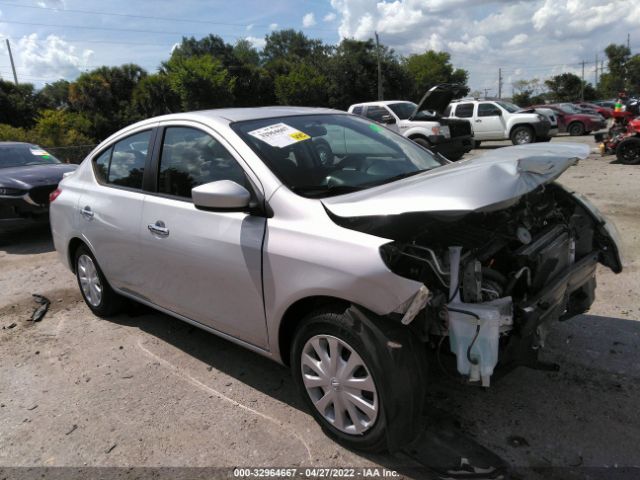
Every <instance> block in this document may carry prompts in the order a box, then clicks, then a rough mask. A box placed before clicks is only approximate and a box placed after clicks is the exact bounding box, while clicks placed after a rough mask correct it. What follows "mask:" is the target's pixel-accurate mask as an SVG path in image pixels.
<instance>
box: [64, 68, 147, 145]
mask: <svg viewBox="0 0 640 480" xmlns="http://www.w3.org/2000/svg"><path fill="white" fill-rule="evenodd" d="M146 76H147V72H146V71H145V70H144V69H143V68H142V67H140V66H138V65H134V64H128V65H122V66H120V67H100V68H97V69H95V70H92V71H91V72H87V73H83V74H82V75H80V77H78V79H77V80H76V81H75V82H73V83H72V84H71V85H70V86H69V105H70V108H71V110H72V111H74V112H78V113H83V114H84V115H85V116H86V117H87V118H88V119H89V121H90V122H91V126H92V133H93V136H95V137H96V138H98V139H102V138H105V137H106V136H108V135H110V134H111V133H113V132H115V131H116V130H119V129H121V128H123V127H125V126H126V125H129V124H130V123H132V122H134V121H137V120H139V119H141V118H142V117H141V115H140V114H139V113H138V112H136V110H135V109H134V108H133V106H132V104H131V97H132V94H133V91H134V89H135V88H136V86H137V85H138V83H140V81H141V80H142V79H143V78H145V77H146Z"/></svg>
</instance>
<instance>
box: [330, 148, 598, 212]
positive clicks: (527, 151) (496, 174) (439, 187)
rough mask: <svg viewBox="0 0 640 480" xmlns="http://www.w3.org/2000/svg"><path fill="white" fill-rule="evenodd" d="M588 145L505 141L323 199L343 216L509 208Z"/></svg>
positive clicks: (571, 162) (557, 173)
mask: <svg viewBox="0 0 640 480" xmlns="http://www.w3.org/2000/svg"><path fill="white" fill-rule="evenodd" d="M589 150H590V149H589V147H588V146H587V145H581V144H575V143H563V144H557V143H556V144H549V143H536V144H531V145H520V146H515V147H504V148H500V149H496V150H493V151H490V152H487V153H485V154H483V155H481V156H479V157H476V158H474V159H471V160H466V161H461V162H456V163H452V164H449V165H445V166H443V167H439V168H436V169H434V170H431V171H428V172H425V173H422V174H418V175H415V176H413V177H408V178H406V179H403V180H399V181H397V182H392V183H389V184H385V185H380V186H379V187H374V188H370V189H367V190H362V191H360V192H354V193H349V194H346V195H339V196H336V197H330V198H326V199H323V201H322V202H323V204H324V206H325V207H326V208H327V210H329V212H330V213H331V214H333V215H336V216H338V217H351V218H354V217H371V216H382V215H401V214H404V213H415V212H442V213H451V214H455V213H458V214H464V213H468V212H472V211H479V210H483V211H491V210H495V209H499V208H506V206H507V205H505V204H506V203H514V202H515V201H517V200H518V199H519V198H520V197H521V196H523V195H525V194H527V193H529V192H531V191H533V190H534V189H536V188H537V187H538V186H540V185H543V184H546V183H550V182H552V181H553V180H555V179H556V178H558V177H559V176H560V175H561V174H562V173H563V172H564V171H565V170H566V169H567V168H569V167H570V166H571V165H574V164H575V163H576V162H577V160H578V159H583V158H586V157H587V156H588V155H589Z"/></svg>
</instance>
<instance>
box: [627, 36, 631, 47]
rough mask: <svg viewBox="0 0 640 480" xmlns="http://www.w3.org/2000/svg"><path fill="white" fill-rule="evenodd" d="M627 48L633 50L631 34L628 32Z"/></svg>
mask: <svg viewBox="0 0 640 480" xmlns="http://www.w3.org/2000/svg"><path fill="white" fill-rule="evenodd" d="M627 48H628V49H629V50H631V34H630V33H627Z"/></svg>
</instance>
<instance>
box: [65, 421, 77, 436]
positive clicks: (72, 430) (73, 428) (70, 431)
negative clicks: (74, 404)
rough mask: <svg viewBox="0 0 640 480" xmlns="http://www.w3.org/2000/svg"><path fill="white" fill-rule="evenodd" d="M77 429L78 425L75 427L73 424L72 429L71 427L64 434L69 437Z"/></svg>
mask: <svg viewBox="0 0 640 480" xmlns="http://www.w3.org/2000/svg"><path fill="white" fill-rule="evenodd" d="M77 428H78V425H76V424H75V423H74V424H73V427H71V430H69V431H68V432H67V433H65V435H71V434H72V433H73V432H75V431H76V430H77Z"/></svg>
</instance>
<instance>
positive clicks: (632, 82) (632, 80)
mask: <svg viewBox="0 0 640 480" xmlns="http://www.w3.org/2000/svg"><path fill="white" fill-rule="evenodd" d="M626 67H627V90H628V91H629V92H630V93H632V94H635V95H638V94H640V55H634V56H633V57H631V58H630V59H629V60H628V61H627V64H626Z"/></svg>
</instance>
